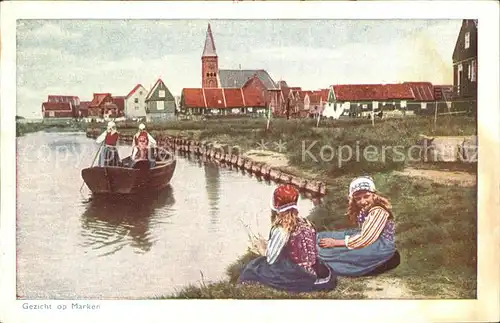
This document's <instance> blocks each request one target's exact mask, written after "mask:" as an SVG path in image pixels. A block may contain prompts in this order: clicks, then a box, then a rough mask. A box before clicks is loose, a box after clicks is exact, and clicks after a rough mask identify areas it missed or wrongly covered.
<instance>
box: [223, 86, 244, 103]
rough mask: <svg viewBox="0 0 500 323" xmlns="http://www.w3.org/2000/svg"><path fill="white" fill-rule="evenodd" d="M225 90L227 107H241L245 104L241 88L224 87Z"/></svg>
mask: <svg viewBox="0 0 500 323" xmlns="http://www.w3.org/2000/svg"><path fill="white" fill-rule="evenodd" d="M223 91H224V97H225V98H226V107H227V108H240V107H243V106H245V104H244V101H243V92H242V91H241V89H223Z"/></svg>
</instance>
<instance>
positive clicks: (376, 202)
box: [317, 176, 399, 276]
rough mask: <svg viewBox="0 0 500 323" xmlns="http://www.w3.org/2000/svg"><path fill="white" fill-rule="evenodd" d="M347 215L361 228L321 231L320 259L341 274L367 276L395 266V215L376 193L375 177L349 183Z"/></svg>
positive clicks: (397, 257)
mask: <svg viewBox="0 0 500 323" xmlns="http://www.w3.org/2000/svg"><path fill="white" fill-rule="evenodd" d="M348 197H349V205H348V209H347V217H348V219H349V220H350V221H351V222H352V223H353V224H357V225H358V228H357V229H354V230H345V231H333V232H319V233H318V234H317V241H318V246H319V252H318V254H319V258H321V259H322V260H323V261H324V262H325V263H326V264H327V265H328V266H329V267H330V268H331V270H332V271H333V272H334V273H335V274H337V275H339V276H364V275H371V274H375V273H381V272H383V271H386V270H389V269H392V268H394V267H395V266H397V265H398V264H399V253H398V252H397V250H396V247H395V243H394V234H395V232H394V228H395V224H394V216H393V214H392V211H391V208H392V207H391V204H390V203H389V201H388V200H387V199H386V198H384V197H383V196H381V195H380V194H378V193H377V191H376V188H375V183H374V182H373V179H372V178H371V177H368V176H361V177H358V178H355V179H354V180H353V181H352V182H351V184H350V185H349V195H348Z"/></svg>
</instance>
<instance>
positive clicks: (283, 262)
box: [238, 184, 337, 292]
mask: <svg viewBox="0 0 500 323" xmlns="http://www.w3.org/2000/svg"><path fill="white" fill-rule="evenodd" d="M298 197H299V192H298V190H297V189H296V188H295V187H294V186H292V185H289V184H286V185H281V186H279V187H278V188H276V190H275V191H274V192H273V196H272V200H271V222H272V227H271V231H270V233H269V241H268V242H267V249H266V251H265V254H266V255H265V256H261V257H258V258H256V259H254V260H252V261H250V262H249V263H248V264H247V266H246V267H245V269H244V270H243V271H242V272H241V274H240V277H239V278H238V283H239V284H255V283H257V284H262V285H266V286H270V287H273V288H276V289H279V290H285V291H290V292H312V291H320V290H332V289H334V288H335V286H336V282H337V280H336V277H335V276H334V275H333V274H332V273H331V272H330V270H329V269H328V267H327V266H325V265H324V264H323V263H322V262H321V261H320V260H319V259H318V253H317V247H316V230H315V229H314V226H313V225H312V224H311V223H310V222H309V221H308V220H307V219H305V218H302V217H299V211H298V208H297V201H298Z"/></svg>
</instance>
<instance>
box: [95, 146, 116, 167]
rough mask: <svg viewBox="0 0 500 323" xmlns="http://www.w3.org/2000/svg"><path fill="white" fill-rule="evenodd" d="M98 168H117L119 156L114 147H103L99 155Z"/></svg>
mask: <svg viewBox="0 0 500 323" xmlns="http://www.w3.org/2000/svg"><path fill="white" fill-rule="evenodd" d="M98 165H99V167H109V166H119V165H120V155H119V154H118V150H117V149H116V147H115V146H110V145H104V146H103V147H102V149H101V153H100V154H99V162H98Z"/></svg>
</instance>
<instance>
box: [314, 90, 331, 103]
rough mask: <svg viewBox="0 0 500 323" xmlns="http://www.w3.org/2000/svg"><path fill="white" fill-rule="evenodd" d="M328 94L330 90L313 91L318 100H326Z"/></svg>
mask: <svg viewBox="0 0 500 323" xmlns="http://www.w3.org/2000/svg"><path fill="white" fill-rule="evenodd" d="M329 92H330V89H321V90H316V91H313V93H314V94H316V95H318V98H319V99H320V100H323V101H326V100H328V93H329Z"/></svg>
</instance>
